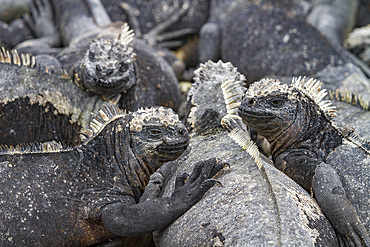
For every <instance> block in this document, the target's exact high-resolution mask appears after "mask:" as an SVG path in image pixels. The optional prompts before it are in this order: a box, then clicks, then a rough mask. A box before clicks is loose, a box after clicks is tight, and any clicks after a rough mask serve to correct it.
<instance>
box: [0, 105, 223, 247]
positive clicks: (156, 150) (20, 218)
mask: <svg viewBox="0 0 370 247" xmlns="http://www.w3.org/2000/svg"><path fill="white" fill-rule="evenodd" d="M110 111H111V110H110ZM111 112H112V111H111ZM144 114H145V113H144ZM172 114H173V113H172ZM107 115H108V116H111V115H110V114H107ZM132 117H133V114H132V113H130V114H123V115H117V116H116V117H114V119H111V120H110V121H109V122H107V123H106V124H104V126H103V127H102V129H101V130H100V131H98V132H97V133H95V134H94V136H93V137H92V138H90V139H89V140H88V141H86V142H85V143H83V144H82V145H79V146H77V147H75V148H74V149H68V150H60V151H54V152H45V151H43V152H34V153H27V152H26V153H22V154H17V153H13V154H8V153H3V154H1V155H0V160H1V161H0V164H2V169H1V172H2V173H3V174H4V175H5V174H6V176H2V179H0V183H1V188H2V189H1V193H2V200H1V201H0V204H1V209H2V212H3V214H1V216H0V217H1V221H0V222H1V223H0V236H1V238H0V239H1V240H0V243H1V245H2V246H6V245H17V246H19V245H37V246H87V245H92V244H98V243H101V242H105V241H107V240H108V239H110V238H113V237H114V236H124V237H129V236H140V235H143V234H146V233H149V232H151V231H154V230H156V229H158V228H160V227H164V226H166V225H168V224H169V223H171V222H172V221H173V220H175V219H176V218H178V217H179V216H180V215H181V214H183V213H184V212H185V211H187V210H188V209H189V208H190V207H191V206H192V205H193V204H194V203H196V202H197V201H198V200H199V199H200V198H201V197H202V196H203V194H204V193H205V192H206V191H207V190H208V189H209V188H211V187H212V186H213V185H214V184H215V183H216V180H214V179H211V178H210V177H211V176H213V175H214V174H215V173H217V172H218V170H220V169H221V168H222V167H223V165H224V163H223V162H221V161H219V160H216V159H210V160H206V161H201V162H199V163H197V164H196V168H195V169H194V172H193V173H192V174H191V175H190V177H189V178H188V179H187V181H186V182H185V177H179V178H178V182H177V183H176V190H175V192H174V193H173V194H172V196H170V197H167V198H160V199H153V200H150V201H147V202H142V203H138V202H139V199H140V196H141V194H142V192H143V190H144V187H145V186H146V184H147V182H148V180H149V176H150V174H151V173H153V172H154V171H155V170H156V169H158V167H160V166H161V165H162V164H163V163H164V162H166V161H170V160H174V159H176V158H177V157H178V156H179V155H180V154H181V153H182V152H183V151H184V150H185V149H186V147H187V145H188V141H189V137H188V134H187V131H186V129H185V127H184V126H183V124H181V123H180V122H178V121H177V122H176V121H175V122H174V123H173V124H169V125H167V124H164V123H162V122H161V120H160V119H159V118H157V117H156V116H154V115H153V117H152V118H150V120H149V121H145V122H142V125H141V127H142V129H141V130H140V131H136V130H132V129H131V126H132V124H133V122H131V121H132V120H131V118H132ZM168 117H169V118H171V116H168ZM9 178H11V179H9ZM35 178H37V179H35ZM10 202H12V203H10ZM128 240H129V238H128Z"/></svg>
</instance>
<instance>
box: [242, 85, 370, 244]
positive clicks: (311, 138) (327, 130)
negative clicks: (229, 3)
mask: <svg viewBox="0 0 370 247" xmlns="http://www.w3.org/2000/svg"><path fill="white" fill-rule="evenodd" d="M320 88H321V84H320V82H318V81H316V80H313V79H310V80H307V81H306V80H305V79H304V78H298V79H297V78H295V79H294V80H293V82H292V84H291V85H289V86H288V85H287V84H282V83H280V82H279V81H278V80H276V79H263V80H261V81H259V82H255V83H253V84H252V85H251V86H250V88H249V89H248V91H247V92H246V94H245V95H244V97H243V101H242V103H241V105H240V107H239V115H240V116H241V117H242V118H243V121H244V122H245V123H246V124H247V125H248V126H251V127H253V128H255V129H256V130H257V131H258V133H259V134H261V135H262V136H264V137H266V138H267V140H268V141H269V142H270V144H271V152H272V158H273V161H274V164H275V166H276V167H277V168H278V169H280V170H281V171H283V172H284V173H285V174H287V175H288V176H289V177H291V178H292V179H293V180H295V181H296V182H297V183H298V184H300V185H301V186H302V187H303V188H305V189H306V190H307V191H309V192H312V193H313V194H314V196H315V198H316V200H317V201H318V203H319V204H320V207H321V208H322V210H323V212H324V213H325V215H326V217H328V219H329V220H330V222H331V223H332V225H333V226H334V228H335V230H336V231H337V233H338V234H339V235H340V236H341V237H342V239H343V241H344V242H345V244H346V245H349V246H363V245H365V246H369V245H370V238H369V233H368V232H367V230H368V229H369V228H370V221H369V212H370V209H369V203H368V202H369V191H368V189H369V186H368V184H369V182H370V175H369V174H370V170H369V169H370V166H369V155H370V143H369V142H368V141H366V140H364V139H362V138H361V137H359V136H358V135H356V134H355V133H353V129H349V128H339V127H337V124H335V123H334V122H333V120H332V119H333V117H334V116H335V110H334V109H333V106H331V102H330V101H328V100H323V98H324V97H325V95H326V92H325V90H320Z"/></svg>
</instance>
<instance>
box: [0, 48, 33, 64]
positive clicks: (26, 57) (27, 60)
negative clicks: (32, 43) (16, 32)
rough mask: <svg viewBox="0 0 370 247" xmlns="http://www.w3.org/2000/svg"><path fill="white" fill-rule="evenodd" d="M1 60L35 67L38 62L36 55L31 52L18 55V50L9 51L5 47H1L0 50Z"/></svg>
mask: <svg viewBox="0 0 370 247" xmlns="http://www.w3.org/2000/svg"><path fill="white" fill-rule="evenodd" d="M0 62H1V63H8V64H14V65H18V66H28V67H31V68H33V67H34V66H35V64H36V60H35V57H34V56H32V55H30V54H21V55H18V52H17V50H12V51H10V52H9V51H8V50H6V49H5V48H4V47H1V51H0Z"/></svg>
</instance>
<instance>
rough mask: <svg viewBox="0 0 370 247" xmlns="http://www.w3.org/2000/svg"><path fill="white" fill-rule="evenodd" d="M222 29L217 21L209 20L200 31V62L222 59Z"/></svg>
mask: <svg viewBox="0 0 370 247" xmlns="http://www.w3.org/2000/svg"><path fill="white" fill-rule="evenodd" d="M220 45H221V31H220V27H219V26H218V25H217V24H216V23H211V22H208V23H206V24H204V25H203V26H202V28H201V29H200V33H199V48H198V49H199V62H201V63H205V62H207V61H208V60H212V61H217V60H218V59H220Z"/></svg>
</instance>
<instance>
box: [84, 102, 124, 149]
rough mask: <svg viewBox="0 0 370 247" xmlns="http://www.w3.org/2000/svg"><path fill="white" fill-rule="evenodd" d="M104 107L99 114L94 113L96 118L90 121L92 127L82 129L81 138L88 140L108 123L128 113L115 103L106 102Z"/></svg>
mask: <svg viewBox="0 0 370 247" xmlns="http://www.w3.org/2000/svg"><path fill="white" fill-rule="evenodd" d="M103 107H104V109H102V110H99V114H100V115H99V116H97V115H95V114H93V113H92V114H93V115H94V118H93V119H92V120H91V122H90V129H85V130H81V133H80V138H81V140H82V141H83V142H86V141H87V140H89V139H91V138H92V137H93V136H94V135H96V134H97V133H99V132H100V131H101V130H102V129H103V128H104V127H105V126H106V125H107V124H108V123H110V122H112V121H114V120H115V119H117V118H121V117H125V116H126V115H127V112H126V111H122V110H120V109H119V108H118V107H117V106H115V105H112V104H109V105H106V104H105V105H103Z"/></svg>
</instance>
